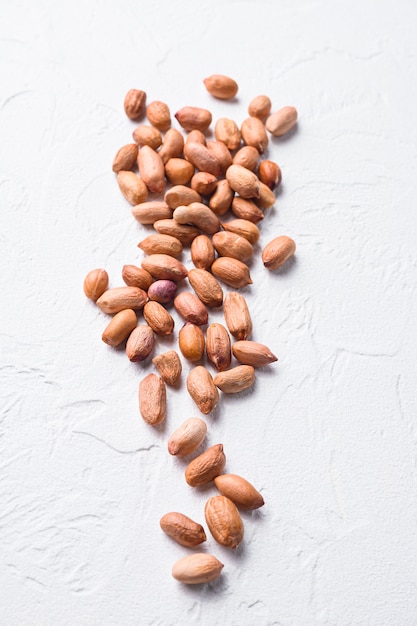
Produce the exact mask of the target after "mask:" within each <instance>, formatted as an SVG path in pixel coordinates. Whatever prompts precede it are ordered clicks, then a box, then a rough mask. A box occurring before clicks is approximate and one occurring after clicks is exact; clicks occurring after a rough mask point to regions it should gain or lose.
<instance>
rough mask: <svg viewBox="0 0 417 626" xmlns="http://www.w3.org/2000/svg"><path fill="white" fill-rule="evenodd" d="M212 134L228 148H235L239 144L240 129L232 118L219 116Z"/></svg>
mask: <svg viewBox="0 0 417 626" xmlns="http://www.w3.org/2000/svg"><path fill="white" fill-rule="evenodd" d="M214 136H215V137H216V139H217V141H221V142H222V143H224V145H225V146H226V147H227V148H228V149H229V150H236V148H238V147H239V146H240V139H241V137H240V130H239V128H238V125H237V124H236V122H235V121H234V120H230V119H228V118H227V117H220V118H219V119H218V120H217V122H216V124H215V126H214Z"/></svg>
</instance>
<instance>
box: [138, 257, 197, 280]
mask: <svg viewBox="0 0 417 626" xmlns="http://www.w3.org/2000/svg"><path fill="white" fill-rule="evenodd" d="M142 267H143V269H145V270H146V271H147V272H149V274H151V276H153V277H154V278H156V279H165V280H173V281H174V282H176V283H177V282H179V281H180V280H182V279H183V278H185V277H186V276H187V273H188V272H187V268H186V267H184V265H183V264H182V263H181V262H180V261H178V259H174V257H172V256H169V254H150V255H149V256H147V257H145V258H144V259H143V261H142Z"/></svg>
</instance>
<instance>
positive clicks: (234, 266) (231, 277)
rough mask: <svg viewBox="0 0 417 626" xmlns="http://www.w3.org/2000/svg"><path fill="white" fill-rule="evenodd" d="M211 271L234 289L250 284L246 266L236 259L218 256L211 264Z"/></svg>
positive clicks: (250, 280)
mask: <svg viewBox="0 0 417 626" xmlns="http://www.w3.org/2000/svg"><path fill="white" fill-rule="evenodd" d="M211 271H212V272H213V274H214V276H215V277H216V278H218V279H220V280H221V281H222V282H224V283H226V285H229V286H230V287H233V288H234V289H241V288H242V287H246V285H251V284H252V279H251V276H250V272H249V268H248V266H247V265H246V264H245V263H242V261H238V259H232V258H231V257H228V256H221V257H218V258H217V259H216V260H215V261H214V263H213V265H212V266H211Z"/></svg>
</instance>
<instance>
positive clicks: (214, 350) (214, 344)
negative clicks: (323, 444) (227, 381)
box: [206, 323, 232, 387]
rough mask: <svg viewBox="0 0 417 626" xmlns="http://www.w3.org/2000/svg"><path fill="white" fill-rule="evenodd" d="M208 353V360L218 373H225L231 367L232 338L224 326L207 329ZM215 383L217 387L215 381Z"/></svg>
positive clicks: (213, 325) (211, 325)
mask: <svg viewBox="0 0 417 626" xmlns="http://www.w3.org/2000/svg"><path fill="white" fill-rule="evenodd" d="M206 353H207V358H208V360H209V361H210V363H212V364H213V365H214V367H215V368H216V370H217V371H218V372H223V371H224V370H226V369H227V368H228V367H230V363H231V360H232V351H231V347H230V337H229V333H228V332H227V330H226V329H225V327H224V326H223V325H222V324H216V323H215V324H210V326H209V327H208V328H207V332H206ZM213 382H214V384H215V385H216V382H215V379H214V381H213ZM216 386H217V387H218V385H216Z"/></svg>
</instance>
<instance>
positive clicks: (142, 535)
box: [0, 0, 417, 626]
mask: <svg viewBox="0 0 417 626" xmlns="http://www.w3.org/2000/svg"><path fill="white" fill-rule="evenodd" d="M416 18H417V6H416V4H415V2H412V1H411V0H410V1H407V0H400V1H398V0H397V1H395V0H380V1H377V0H374V1H367V0H362V1H359V0H353V1H348V0H343V1H336V2H335V1H332V0H323V1H320V0H317V1H315V0H301V1H298V2H293V1H292V0H279V1H277V0H270V1H269V2H255V0H251V1H246V2H245V1H241V2H239V1H233V0H228V1H227V0H224V1H223V2H218V1H214V2H213V1H212V2H209V1H208V0H204V1H201V2H192V1H191V0H188V1H187V0H178V1H175V0H173V1H171V2H169V3H168V2H164V3H158V4H157V3H150V2H148V3H145V2H143V1H132V0H128V1H126V2H116V1H113V2H111V1H110V0H107V1H105V0H103V1H101V2H99V1H95V2H90V3H88V2H82V1H81V0H75V1H72V2H68V3H62V2H53V0H34V1H32V2H31V1H29V0H24V1H18V0H13V1H12V0H1V1H0V253H1V264H2V265H1V268H2V271H1V275H0V289H1V317H2V325H1V357H0V358H1V362H0V365H1V369H0V384H1V423H0V455H1V456H0V467H1V473H0V588H1V590H2V594H1V595H2V599H1V601H0V624H1V625H2V626H29V625H30V626H32V625H36V626H67V625H68V626H99V625H100V626H171V625H172V626H178V625H188V624H196V625H203V626H208V625H210V626H211V625H213V624H222V625H223V624H224V625H226V626H229V625H230V626H242V625H248V626H258V625H259V626H272V625H276V626H278V625H279V626H315V625H320V626H348V625H349V626H350V625H355V626H362V625H369V626H391V625H392V626H411V625H416V624H417V594H416V584H417V472H416V469H417V468H416V454H417V447H416V444H417V430H416V427H417V421H416V420H417V418H416V408H417V400H416V379H415V371H416V369H415V360H416V359H415V354H416V347H417V346H416V315H417V310H416V309H417V307H416V295H417V287H416V274H417V252H416V234H417V233H416V230H417V229H416V210H415V206H416V192H417V183H416V152H417V141H416V122H415V120H416V105H417V49H416V44H415V24H416ZM217 72H218V73H224V74H229V75H231V76H233V77H234V78H235V79H236V80H237V81H238V83H239V85H240V91H239V100H238V102H237V103H235V104H231V103H222V102H220V101H216V100H213V99H212V98H210V96H209V95H208V94H207V93H206V91H205V88H204V86H203V84H202V79H203V78H205V77H206V76H207V75H209V74H212V73H217ZM131 87H136V88H140V89H144V90H145V91H146V92H147V94H148V101H151V100H154V99H160V100H164V101H166V102H168V104H169V105H170V107H171V111H172V112H173V113H174V112H175V111H176V110H178V108H180V107H181V106H184V105H186V104H194V105H198V106H204V107H208V108H210V109H211V110H212V111H213V115H214V117H215V118H217V117H221V116H224V115H227V116H230V117H233V118H234V119H236V120H237V121H239V122H240V121H242V120H243V119H244V117H246V107H247V104H248V102H249V101H250V99H251V98H252V97H253V96H255V95H258V94H259V93H267V94H268V95H269V96H270V97H271V99H272V101H273V106H274V108H275V109H276V108H279V107H280V106H283V105H286V104H292V105H295V106H296V107H297V109H298V110H299V116H300V118H299V119H300V121H299V124H298V128H297V131H296V132H294V133H292V134H291V136H290V137H288V139H283V140H276V141H274V142H271V146H270V150H269V156H270V158H272V159H274V160H276V161H277V162H278V163H279V164H280V165H281V168H282V171H283V185H282V190H281V192H280V193H279V194H278V197H277V202H276V206H275V208H273V209H271V210H270V211H268V212H267V213H268V214H267V216H266V218H265V220H264V222H263V223H262V224H261V230H262V239H261V242H260V243H261V246H262V245H264V244H265V243H266V242H267V241H269V240H270V239H271V238H272V237H274V236H276V235H278V234H284V233H285V234H288V235H290V236H292V237H293V238H294V239H295V240H296V242H297V245H298V250H297V257H296V262H295V263H294V264H292V265H291V266H290V267H289V268H288V270H287V271H285V272H281V273H279V272H276V273H269V272H267V271H266V270H265V269H264V268H263V266H262V264H261V262H260V258H259V251H260V248H259V250H258V254H257V258H256V259H255V261H254V263H253V265H252V276H253V279H254V285H253V286H252V287H251V288H248V289H245V290H244V292H245V295H246V296H247V300H248V302H249V306H250V309H251V312H252V317H253V321H254V328H255V330H254V339H256V340H258V341H261V342H263V343H267V344H268V345H269V346H270V347H271V349H272V350H273V351H274V352H275V353H276V354H277V355H278V357H279V362H278V364H276V365H273V366H270V367H269V368H265V369H264V370H263V371H260V372H259V373H258V374H259V375H258V378H257V382H256V385H255V387H254V389H253V391H251V392H249V391H248V392H245V393H244V394H241V396H242V397H228V398H222V400H221V402H220V403H219V408H218V409H217V410H216V412H215V414H214V415H212V416H209V417H208V418H207V421H208V424H209V437H208V441H207V443H208V444H210V445H211V444H213V443H217V442H220V441H221V442H223V444H224V446H225V452H226V455H227V459H228V461H227V470H228V471H230V472H235V473H240V474H242V475H244V476H246V477H247V478H248V479H249V480H250V481H251V482H252V483H253V484H254V485H255V486H256V487H257V488H258V489H259V490H260V491H261V492H262V493H263V495H264V498H265V502H266V505H265V507H263V509H260V510H259V511H258V512H255V513H253V514H244V515H243V518H244V523H245V528H246V536H245V540H244V543H243V544H242V547H241V548H239V549H238V550H237V551H236V553H231V552H230V551H228V550H227V549H224V548H222V547H221V546H218V545H217V544H215V542H214V540H213V539H212V538H211V537H210V538H209V539H208V541H207V547H206V548H205V549H206V550H208V551H210V552H213V553H214V554H216V555H217V556H218V558H220V560H222V561H223V562H224V564H225V567H224V573H223V574H222V576H221V578H220V579H218V581H216V582H215V583H212V584H210V585H206V586H202V587H201V586H199V587H197V588H190V587H183V586H181V585H180V584H179V583H177V582H176V581H175V580H174V579H172V578H171V574H170V571H171V567H172V564H173V563H174V562H175V560H177V559H178V558H180V557H181V556H183V555H184V554H185V553H186V552H187V550H186V549H185V548H181V547H180V546H178V545H176V544H174V543H173V542H172V541H171V540H170V539H169V538H168V537H166V536H165V535H163V533H162V532H161V530H160V528H159V518H160V517H161V515H162V514H164V513H165V512H167V511H169V510H180V511H183V512H184V513H186V514H188V515H190V516H191V517H192V518H194V519H196V520H198V521H201V522H203V508H204V503H205V500H206V498H207V496H208V495H209V494H210V495H214V493H215V490H214V489H213V488H209V489H208V490H204V491H202V492H201V493H196V490H192V489H191V488H190V487H188V486H187V485H186V483H185V480H184V478H183V469H184V463H183V462H181V461H180V460H178V459H174V458H172V457H170V456H169V455H168V453H167V450H166V441H167V438H168V435H169V433H170V432H171V431H172V430H173V429H174V428H176V427H177V426H178V425H179V424H180V423H181V422H182V421H183V420H184V419H185V418H187V417H190V416H192V415H197V414H198V411H197V410H196V408H195V407H194V405H193V403H192V401H191V399H190V398H189V396H188V395H187V392H186V390H185V387H184V385H183V387H182V389H180V391H173V390H172V389H169V390H168V418H167V423H166V428H165V429H161V430H160V431H155V430H154V429H152V428H150V427H148V426H147V425H146V424H144V423H143V422H142V420H141V418H140V416H139V414H138V408H137V399H136V393H137V384H138V381H139V379H140V377H141V376H142V375H143V374H142V372H143V371H146V372H148V371H151V369H152V366H151V364H148V365H146V366H143V365H142V366H141V365H133V364H131V363H129V362H128V361H127V359H126V356H125V354H124V353H123V350H112V349H110V348H109V347H108V346H106V345H105V344H103V343H102V342H101V339H100V337H101V332H102V330H103V328H104V326H105V324H106V323H107V318H106V316H105V315H104V314H102V313H100V312H98V311H97V309H96V308H95V306H94V305H93V304H92V303H91V302H89V301H86V299H85V297H84V295H83V293H82V282H83V278H84V275H85V274H86V273H87V271H89V270H90V269H92V268H94V267H105V268H106V269H107V270H108V272H109V274H110V279H111V285H112V286H117V285H121V284H122V281H121V277H120V271H121V267H122V266H123V265H124V264H125V263H137V264H139V263H140V259H141V258H142V253H141V251H140V250H138V248H137V247H136V244H137V242H138V241H139V240H140V239H141V238H143V237H144V236H145V234H147V231H146V229H145V228H144V227H141V226H140V225H139V224H138V223H136V222H135V220H134V219H133V218H132V216H131V213H130V205H129V204H128V203H127V202H126V201H125V200H124V199H123V197H122V196H121V195H120V193H119V190H118V188H117V185H116V182H115V178H114V175H113V173H112V171H111V163H112V160H113V156H114V153H115V152H116V150H117V149H118V148H119V147H120V146H121V145H123V144H125V143H129V142H130V140H131V139H130V138H131V132H132V129H133V128H134V126H135V124H134V123H133V122H130V121H129V120H127V118H126V117H125V115H124V112H123V106H122V105H123V99H124V95H125V93H126V91H127V90H128V89H130V88H131ZM174 125H176V126H177V124H176V123H175V124H174ZM188 260H189V252H188V251H187V252H186V254H185V255H184V261H185V262H186V263H187V262H188ZM226 290H227V289H226ZM176 319H177V329H178V327H179V320H178V318H176ZM211 319H212V321H217V320H220V319H221V316H220V314H215V315H213V316H212V318H211ZM175 341H176V339H174V340H172V341H170V340H166V341H164V342H160V343H159V344H158V348H157V350H156V352H158V351H160V352H161V351H164V350H165V349H167V347H171V346H175ZM187 369H188V368H187V366H184V371H185V373H186V372H187ZM413 372H414V374H413Z"/></svg>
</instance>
